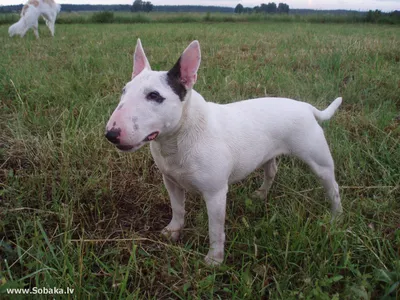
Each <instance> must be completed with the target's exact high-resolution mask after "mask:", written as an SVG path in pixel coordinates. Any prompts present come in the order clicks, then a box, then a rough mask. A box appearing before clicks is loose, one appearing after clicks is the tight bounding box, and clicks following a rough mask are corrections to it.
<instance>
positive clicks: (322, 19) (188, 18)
mask: <svg viewBox="0 0 400 300" xmlns="http://www.w3.org/2000/svg"><path fill="white" fill-rule="evenodd" d="M18 19H19V14H10V13H0V24H12V23H14V22H16V21H18ZM39 22H41V23H42V24H44V21H43V20H40V21H39ZM56 22H57V24H95V23H119V24H133V23H211V22H212V23H223V22H229V23H231V22H235V23H249V22H258V23H271V22H273V23H275V22H283V23H334V24H336V23H377V24H397V25H398V24H400V17H399V16H395V15H389V14H380V13H371V14H369V15H368V14H366V13H364V14H362V13H349V14H345V15H335V14H324V13H320V14H309V15H307V14H305V15H300V14H261V13H260V14H256V13H253V14H233V13H232V14H228V13H187V12H182V13H179V12H177V13H165V12H152V13H130V12H109V11H101V12H66V11H63V10H62V11H61V13H60V15H58V17H57V21H56Z"/></svg>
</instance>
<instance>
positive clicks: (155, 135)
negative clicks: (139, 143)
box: [143, 131, 159, 142]
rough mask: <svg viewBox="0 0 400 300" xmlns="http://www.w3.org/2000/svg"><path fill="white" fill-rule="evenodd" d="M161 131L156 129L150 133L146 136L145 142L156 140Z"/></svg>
mask: <svg viewBox="0 0 400 300" xmlns="http://www.w3.org/2000/svg"><path fill="white" fill-rule="evenodd" d="M158 134H159V132H158V131H154V132H152V133H150V134H149V135H148V136H146V138H145V139H144V140H143V142H150V141H152V140H155V138H156V137H157V136H158Z"/></svg>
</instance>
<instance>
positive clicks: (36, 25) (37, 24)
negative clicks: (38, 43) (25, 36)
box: [32, 22, 39, 39]
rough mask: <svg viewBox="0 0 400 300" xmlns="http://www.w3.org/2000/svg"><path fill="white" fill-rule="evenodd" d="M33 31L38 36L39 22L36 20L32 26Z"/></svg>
mask: <svg viewBox="0 0 400 300" xmlns="http://www.w3.org/2000/svg"><path fill="white" fill-rule="evenodd" d="M32 29H33V33H34V34H35V36H36V38H37V39H38V38H39V22H36V24H35V25H33V26H32Z"/></svg>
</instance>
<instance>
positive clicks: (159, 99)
mask: <svg viewBox="0 0 400 300" xmlns="http://www.w3.org/2000/svg"><path fill="white" fill-rule="evenodd" d="M146 99H147V100H151V101H155V102H157V103H161V102H163V101H164V100H165V98H164V97H163V96H161V95H160V93H159V92H156V91H154V92H150V93H148V94H147V96H146Z"/></svg>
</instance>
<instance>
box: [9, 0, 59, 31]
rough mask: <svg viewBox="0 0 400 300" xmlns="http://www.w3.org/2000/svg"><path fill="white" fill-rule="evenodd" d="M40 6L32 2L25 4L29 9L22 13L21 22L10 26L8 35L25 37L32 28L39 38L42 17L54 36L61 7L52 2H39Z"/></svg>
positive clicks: (39, 0)
mask: <svg viewBox="0 0 400 300" xmlns="http://www.w3.org/2000/svg"><path fill="white" fill-rule="evenodd" d="M37 2H38V3H39V5H38V6H35V5H33V3H32V2H31V1H29V2H28V3H27V4H25V5H26V6H27V7H26V9H23V10H22V11H21V18H20V19H19V21H18V22H17V23H15V24H13V25H11V26H10V28H9V29H8V34H9V35H10V37H12V36H14V35H19V36H21V37H24V35H25V34H26V32H27V31H28V30H29V29H30V28H32V29H33V32H34V34H35V36H36V38H39V31H38V28H39V22H38V20H39V17H40V16H42V17H43V19H44V20H45V21H46V25H47V27H48V28H49V30H50V33H51V35H52V36H54V31H55V22H56V18H57V15H58V13H59V12H60V11H61V5H60V4H56V3H55V2H52V1H44V0H37Z"/></svg>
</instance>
